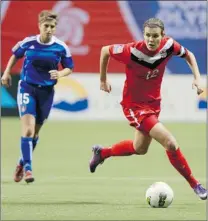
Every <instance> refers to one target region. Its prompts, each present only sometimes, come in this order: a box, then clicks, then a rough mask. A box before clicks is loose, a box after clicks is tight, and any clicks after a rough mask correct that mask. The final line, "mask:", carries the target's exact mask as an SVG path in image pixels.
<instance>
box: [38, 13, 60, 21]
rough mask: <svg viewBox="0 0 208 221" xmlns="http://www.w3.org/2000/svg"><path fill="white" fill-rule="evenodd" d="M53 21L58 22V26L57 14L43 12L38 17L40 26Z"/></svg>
mask: <svg viewBox="0 0 208 221" xmlns="http://www.w3.org/2000/svg"><path fill="white" fill-rule="evenodd" d="M53 19H54V20H55V21H56V24H57V22H58V15H57V14H56V13H54V12H53V11H49V10H43V11H41V12H40V13H39V15H38V21H39V23H40V24H41V23H43V22H45V21H51V20H53Z"/></svg>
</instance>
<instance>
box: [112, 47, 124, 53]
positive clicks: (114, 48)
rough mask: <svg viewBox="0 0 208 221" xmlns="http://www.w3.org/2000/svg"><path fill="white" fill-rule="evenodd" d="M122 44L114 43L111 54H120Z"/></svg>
mask: <svg viewBox="0 0 208 221" xmlns="http://www.w3.org/2000/svg"><path fill="white" fill-rule="evenodd" d="M123 49H124V45H114V46H113V54H120V53H122V52H123Z"/></svg>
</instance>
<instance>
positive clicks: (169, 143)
mask: <svg viewBox="0 0 208 221" xmlns="http://www.w3.org/2000/svg"><path fill="white" fill-rule="evenodd" d="M150 136H151V137H152V138H154V139H155V140H156V141H158V142H159V143H160V144H161V145H162V146H163V147H164V148H165V149H166V153H167V156H168V158H169V160H170V163H171V164H172V165H173V167H174V168H175V169H176V170H177V171H178V172H179V173H180V174H181V175H182V176H183V177H184V178H185V179H186V180H187V181H188V183H189V184H190V186H191V187H192V188H193V189H194V191H195V192H196V193H197V195H199V197H200V198H201V199H206V198H207V191H206V190H205V189H204V188H203V187H202V186H201V184H199V182H198V181H197V180H196V179H195V178H194V176H193V174H192V171H191V169H190V167H189V165H188V162H187V160H186V158H185V157H184V155H183V154H182V152H181V150H180V148H179V146H178V144H177V141H176V139H175V138H174V136H173V135H172V134H171V133H170V132H169V131H168V130H167V129H166V127H165V126H164V125H163V124H162V123H159V122H158V123H157V124H156V125H155V126H154V127H153V128H152V129H151V130H150Z"/></svg>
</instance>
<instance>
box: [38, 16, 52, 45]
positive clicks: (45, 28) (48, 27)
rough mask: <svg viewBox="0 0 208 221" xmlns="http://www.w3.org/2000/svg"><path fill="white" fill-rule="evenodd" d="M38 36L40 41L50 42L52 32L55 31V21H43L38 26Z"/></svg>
mask: <svg viewBox="0 0 208 221" xmlns="http://www.w3.org/2000/svg"><path fill="white" fill-rule="evenodd" d="M39 30H40V36H41V39H42V40H44V41H46V42H47V41H50V39H51V37H52V36H53V34H54V32H55V31H56V21H55V20H51V21H45V22H43V23H41V24H39Z"/></svg>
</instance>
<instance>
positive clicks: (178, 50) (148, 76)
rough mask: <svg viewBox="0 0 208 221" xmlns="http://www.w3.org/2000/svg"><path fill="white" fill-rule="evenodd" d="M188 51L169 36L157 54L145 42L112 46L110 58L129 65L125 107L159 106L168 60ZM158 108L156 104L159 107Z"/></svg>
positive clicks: (124, 99)
mask: <svg viewBox="0 0 208 221" xmlns="http://www.w3.org/2000/svg"><path fill="white" fill-rule="evenodd" d="M187 53H188V52H187V49H185V48H184V47H183V46H181V45H180V44H179V43H178V42H176V41H175V40H173V39H172V38H170V37H164V38H163V39H162V40H161V43H160V46H159V47H158V49H157V50H156V51H154V52H153V51H149V50H148V49H147V47H146V44H145V42H144V41H138V42H132V43H129V44H115V45H111V46H110V56H111V57H113V58H114V59H116V60H117V61H119V62H122V63H124V64H125V65H126V70H125V72H126V80H125V83H124V88H123V100H122V102H121V104H122V105H125V106H126V105H129V104H130V105H132V104H141V103H144V104H148V105H151V104H152V105H155V104H158V105H160V100H161V95H160V90H161V83H162V78H163V75H164V71H165V66H166V64H167V62H168V60H169V59H170V58H171V57H172V56H173V55H177V56H180V57H184V56H186V55H187ZM156 106H157V105H156Z"/></svg>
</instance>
